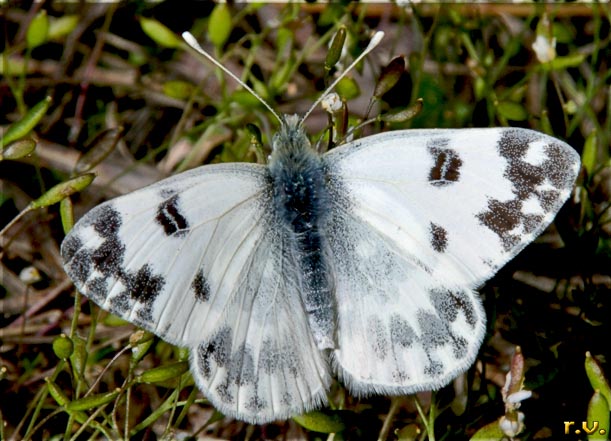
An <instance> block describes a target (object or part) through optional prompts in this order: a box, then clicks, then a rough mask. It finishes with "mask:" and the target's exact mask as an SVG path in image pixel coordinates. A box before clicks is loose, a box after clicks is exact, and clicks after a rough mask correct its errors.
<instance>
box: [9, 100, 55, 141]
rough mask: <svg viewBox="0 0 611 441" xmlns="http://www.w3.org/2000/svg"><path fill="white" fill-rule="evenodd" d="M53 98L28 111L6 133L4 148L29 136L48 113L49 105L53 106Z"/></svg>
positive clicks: (37, 104)
mask: <svg viewBox="0 0 611 441" xmlns="http://www.w3.org/2000/svg"><path fill="white" fill-rule="evenodd" d="M51 101H52V99H51V97H50V96H48V97H46V98H45V99H44V100H42V101H40V102H38V103H36V104H35V105H34V107H32V108H31V109H30V110H28V111H27V113H26V114H25V115H24V116H23V117H22V118H21V119H20V120H19V121H15V122H14V123H13V124H11V126H10V127H9V128H8V129H7V130H6V132H4V136H3V137H2V148H4V146H5V145H8V144H10V143H11V142H13V141H16V140H17V139H19V138H23V137H24V136H26V135H27V134H29V133H30V132H31V131H32V129H33V128H34V127H35V126H36V124H38V122H39V121H40V120H41V119H42V117H43V116H44V115H45V114H46V113H47V109H48V108H49V105H51Z"/></svg>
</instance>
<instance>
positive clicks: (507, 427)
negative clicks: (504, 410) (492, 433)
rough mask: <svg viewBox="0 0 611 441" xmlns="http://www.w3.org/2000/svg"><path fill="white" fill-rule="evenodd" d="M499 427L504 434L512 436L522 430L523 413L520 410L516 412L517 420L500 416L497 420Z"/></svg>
mask: <svg viewBox="0 0 611 441" xmlns="http://www.w3.org/2000/svg"><path fill="white" fill-rule="evenodd" d="M499 427H500V428H501V430H502V431H503V433H504V434H505V435H507V436H508V437H510V438H513V437H514V436H516V435H517V434H519V433H520V432H522V430H524V414H523V413H522V412H518V413H517V420H515V419H510V418H507V417H506V416H504V415H503V416H502V417H501V418H500V420H499Z"/></svg>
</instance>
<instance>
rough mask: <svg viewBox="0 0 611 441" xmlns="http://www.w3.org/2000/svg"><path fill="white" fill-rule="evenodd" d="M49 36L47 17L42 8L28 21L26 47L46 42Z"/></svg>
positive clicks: (29, 47)
mask: <svg viewBox="0 0 611 441" xmlns="http://www.w3.org/2000/svg"><path fill="white" fill-rule="evenodd" d="M48 36H49V17H47V11H45V10H44V9H43V10H42V11H40V12H39V13H38V14H36V16H35V17H34V18H33V19H32V21H31V22H30V26H29V27H28V31H27V33H26V36H25V41H26V44H27V46H28V49H34V48H35V47H37V46H40V45H41V44H43V43H46V42H47V39H48Z"/></svg>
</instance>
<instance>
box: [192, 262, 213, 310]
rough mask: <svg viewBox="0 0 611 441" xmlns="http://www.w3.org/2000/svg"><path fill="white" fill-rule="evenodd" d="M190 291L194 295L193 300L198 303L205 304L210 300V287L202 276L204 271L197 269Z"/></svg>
mask: <svg viewBox="0 0 611 441" xmlns="http://www.w3.org/2000/svg"><path fill="white" fill-rule="evenodd" d="M191 289H192V290H193V292H194V293H195V298H196V299H197V300H199V301H200V302H207V301H208V300H210V285H209V284H208V281H207V280H206V277H205V276H204V270H203V269H201V268H200V269H199V271H198V272H197V274H196V275H195V278H194V279H193V282H192V283H191Z"/></svg>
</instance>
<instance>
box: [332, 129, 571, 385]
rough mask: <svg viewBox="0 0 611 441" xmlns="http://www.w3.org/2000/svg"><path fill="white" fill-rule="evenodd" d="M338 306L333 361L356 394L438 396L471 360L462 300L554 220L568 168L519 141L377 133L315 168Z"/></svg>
mask: <svg viewBox="0 0 611 441" xmlns="http://www.w3.org/2000/svg"><path fill="white" fill-rule="evenodd" d="M324 163H325V167H326V169H327V171H328V176H329V177H328V182H329V190H330V193H331V195H332V197H331V198H330V199H331V200H332V201H333V205H334V208H333V209H332V212H333V213H334V215H333V216H332V221H331V222H330V223H329V225H328V226H327V228H328V230H329V234H328V235H327V237H328V239H329V240H328V246H329V248H330V254H331V255H332V256H333V257H332V258H331V260H332V263H331V265H332V267H333V268H334V271H335V275H334V279H335V294H336V301H337V304H338V305H339V306H338V307H339V311H338V330H337V343H338V349H337V350H336V351H335V352H334V357H335V360H336V362H337V364H338V371H339V373H340V374H341V375H342V376H343V377H344V378H345V379H346V382H347V384H348V385H349V386H350V387H351V389H352V390H353V391H354V392H355V393H358V394H368V393H373V392H386V393H409V392H413V391H416V390H423V389H427V388H438V387H440V386H442V385H443V384H445V383H447V382H448V381H449V380H450V379H452V378H453V377H454V376H456V374H458V373H459V372H461V371H463V370H465V369H466V368H467V367H468V366H469V365H470V364H471V363H472V361H473V360H474V358H475V356H476V354H477V350H478V348H479V345H480V342H481V339H482V337H483V333H484V320H485V317H484V314H483V312H482V308H481V305H480V301H479V299H478V298H477V296H476V295H475V294H474V292H473V291H472V290H473V289H474V288H476V287H477V286H478V285H480V284H481V283H482V282H483V281H485V280H486V279H488V278H490V277H491V276H492V275H493V274H494V273H495V272H496V271H497V269H498V268H500V267H501V266H502V265H503V264H504V263H505V262H507V261H508V260H509V259H511V258H512V257H513V256H515V255H516V254H517V253H518V252H519V251H520V250H521V249H522V248H523V247H524V246H525V245H526V244H528V243H529V242H530V241H532V240H533V239H534V237H536V236H537V235H538V234H539V233H540V232H541V231H542V230H543V229H544V228H545V227H546V226H547V225H548V224H549V223H550V222H551V220H552V219H553V217H554V215H555V214H556V212H557V211H558V210H559V209H560V207H561V205H562V204H563V203H564V201H565V200H566V199H567V197H568V195H569V194H570V191H571V188H572V186H573V183H574V181H575V178H576V176H577V172H578V169H579V158H578V156H577V154H576V152H575V151H574V150H573V149H572V148H571V147H569V146H568V145H566V144H564V143H562V142H560V141H558V140H557V139H554V138H551V137H548V136H546V135H543V134H540V133H537V132H533V131H529V130H524V129H469V130H410V131H398V132H389V133H384V134H380V135H374V136H371V137H368V138H364V139H362V140H360V141H355V142H353V143H350V144H347V145H345V146H342V147H339V148H337V149H335V150H333V151H331V152H329V153H327V154H326V155H325V156H324Z"/></svg>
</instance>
